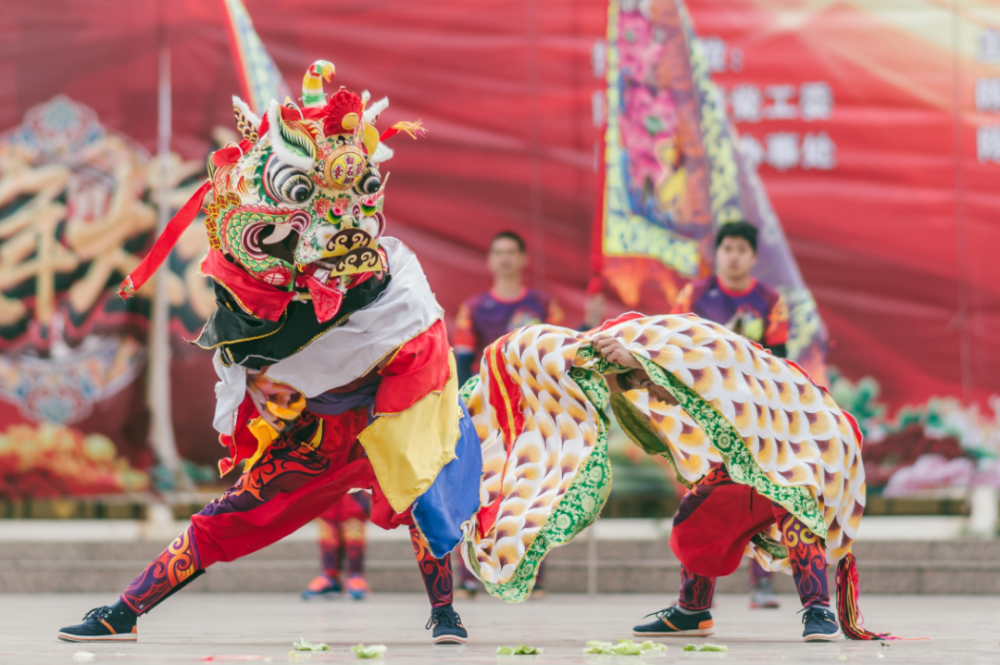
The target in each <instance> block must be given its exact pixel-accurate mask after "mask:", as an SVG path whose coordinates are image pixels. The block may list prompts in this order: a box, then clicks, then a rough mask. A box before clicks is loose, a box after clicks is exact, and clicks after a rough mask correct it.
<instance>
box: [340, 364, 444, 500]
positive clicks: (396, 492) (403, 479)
mask: <svg viewBox="0 0 1000 665" xmlns="http://www.w3.org/2000/svg"><path fill="white" fill-rule="evenodd" d="M448 369H449V370H450V376H449V377H448V382H447V383H446V384H445V387H444V390H443V391H441V392H433V393H430V394H429V395H427V396H426V397H424V398H423V399H421V400H420V401H419V402H417V403H416V404H414V405H413V406H412V407H411V408H409V409H407V410H406V411H404V412H402V413H400V414H397V415H393V416H382V417H381V418H379V419H378V420H376V421H375V422H373V423H372V424H371V425H369V426H368V427H367V428H366V429H365V431H363V432H362V433H361V436H359V437H358V439H359V440H360V441H361V445H362V446H364V447H365V452H367V453H368V459H369V461H371V463H372V468H373V469H374V470H375V476H376V477H377V478H378V482H379V485H381V486H382V491H383V492H385V496H386V498H387V499H388V500H389V504H390V505H391V506H392V509H393V510H395V511H396V512H397V513H401V512H403V511H404V510H406V509H407V508H409V507H410V504H411V503H413V501H414V499H416V498H417V497H418V496H420V495H421V494H423V493H424V492H426V491H427V489H428V488H429V487H430V486H431V484H432V483H433V482H434V479H435V478H437V475H438V473H439V472H440V471H441V469H442V468H443V467H444V465H445V464H447V463H448V462H450V461H451V460H453V459H455V445H456V444H457V443H458V431H459V430H458V421H459V417H460V414H461V411H460V410H459V406H458V378H457V373H456V371H455V357H454V355H452V354H451V353H449V354H448Z"/></svg>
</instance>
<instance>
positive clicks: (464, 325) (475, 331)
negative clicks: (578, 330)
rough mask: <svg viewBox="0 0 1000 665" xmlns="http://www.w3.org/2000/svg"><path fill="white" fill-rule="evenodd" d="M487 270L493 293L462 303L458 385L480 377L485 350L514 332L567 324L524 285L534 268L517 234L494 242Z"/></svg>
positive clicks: (551, 304)
mask: <svg viewBox="0 0 1000 665" xmlns="http://www.w3.org/2000/svg"><path fill="white" fill-rule="evenodd" d="M486 264H487V265H488V266H489V269H490V272H491V273H493V288H491V289H490V290H489V291H483V292H482V293H479V294H476V295H474V296H472V297H471V298H469V299H468V300H466V301H465V302H464V303H462V306H461V307H460V308H459V310H458V317H457V318H456V320H455V336H454V337H453V340H454V349H455V360H456V362H457V363H458V379H459V382H461V383H464V382H465V381H466V380H467V379H468V378H469V377H470V376H471V375H472V373H473V371H474V370H473V367H475V371H478V362H479V358H480V356H481V355H482V353H483V349H485V348H486V347H487V346H489V345H490V344H491V343H493V341H494V340H497V339H499V338H501V337H503V336H504V335H506V334H507V333H509V332H510V331H512V330H516V329H517V328H520V327H521V326H527V325H531V324H535V323H554V324H559V323H561V322H562V318H563V317H562V311H560V309H559V306H558V305H556V303H555V301H554V300H553V299H552V298H550V297H549V296H548V295H546V294H545V293H542V292H541V291H538V290H536V289H529V288H527V287H526V286H525V285H524V280H523V275H524V270H525V268H527V267H528V254H527V252H526V251H525V245H524V240H523V239H522V238H521V236H519V235H517V234H516V233H514V232H512V231H503V232H501V233H498V234H496V236H494V237H493V240H492V241H490V248H489V251H488V253H487V254H486Z"/></svg>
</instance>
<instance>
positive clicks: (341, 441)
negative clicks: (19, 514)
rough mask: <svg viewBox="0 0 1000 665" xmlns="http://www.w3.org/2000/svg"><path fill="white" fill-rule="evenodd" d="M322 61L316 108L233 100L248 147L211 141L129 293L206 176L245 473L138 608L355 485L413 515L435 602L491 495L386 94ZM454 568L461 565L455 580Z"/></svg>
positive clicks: (219, 328)
mask: <svg viewBox="0 0 1000 665" xmlns="http://www.w3.org/2000/svg"><path fill="white" fill-rule="evenodd" d="M333 73H334V68H333V65H332V64H330V63H328V62H325V61H318V62H317V63H315V64H314V65H313V66H312V67H311V68H310V70H309V71H308V72H307V74H306V76H305V80H304V83H303V97H302V101H303V103H304V106H302V107H301V108H300V107H298V106H296V105H294V104H292V103H291V102H287V103H286V104H285V105H281V104H279V103H278V102H277V101H272V102H271V104H270V106H269V107H268V109H267V113H266V115H265V116H264V117H263V118H258V117H257V116H255V115H254V114H253V113H252V112H251V111H250V109H249V108H248V107H247V105H246V104H245V103H243V102H242V101H241V100H239V99H236V98H234V106H235V113H236V119H237V126H238V128H239V130H240V132H241V133H242V135H243V140H242V141H241V142H240V143H239V145H229V146H227V147H225V148H223V149H221V150H218V151H217V152H215V153H213V154H212V155H211V156H210V158H209V179H208V182H206V183H205V184H204V185H203V186H202V187H201V188H200V189H199V190H198V192H197V193H196V194H195V196H194V197H193V198H192V199H191V200H190V201H189V202H188V203H187V204H186V205H185V206H184V208H183V209H182V210H181V211H180V212H179V213H178V215H177V216H176V217H175V218H174V219H173V220H172V221H171V222H170V224H169V225H168V227H167V229H166V230H165V232H164V234H163V235H162V236H161V237H160V239H159V240H158V241H157V243H156V246H154V248H153V250H152V251H151V253H150V254H149V256H148V257H147V258H146V259H145V261H144V262H143V264H142V265H141V266H140V267H139V268H138V269H137V270H136V271H135V272H133V273H132V275H130V276H129V278H128V279H126V280H125V282H123V285H122V294H123V295H124V296H127V295H128V294H129V293H130V292H131V291H133V290H135V289H137V288H139V287H140V286H141V285H142V283H143V282H145V281H146V280H147V279H148V278H149V277H150V276H151V275H152V274H153V272H155V270H156V268H157V267H158V266H159V265H160V264H161V263H162V262H163V260H164V259H165V258H166V256H167V255H168V254H169V251H170V248H171V247H172V246H173V243H174V242H176V239H177V238H178V237H179V235H180V233H181V232H182V231H183V230H184V228H185V227H186V226H187V225H188V224H189V223H190V222H191V221H192V220H193V219H194V217H195V216H196V214H197V212H198V210H199V208H200V207H201V206H202V204H203V198H204V197H205V196H207V194H208V193H209V192H211V194H212V201H211V203H210V204H208V206H207V218H206V227H207V231H208V236H209V242H210V245H211V249H210V250H209V252H208V254H207V255H206V257H205V258H204V260H203V261H202V263H201V270H202V273H203V274H205V275H207V276H210V277H211V278H212V279H213V280H214V282H215V292H216V296H217V300H218V308H217V309H216V311H215V313H214V314H213V315H212V317H211V318H210V319H209V321H208V322H207V323H206V325H205V327H204V329H203V330H202V332H201V334H200V336H199V337H198V339H197V340H195V342H194V343H195V344H197V345H198V346H200V347H202V348H204V349H210V350H213V351H214V353H215V356H214V364H215V368H216V371H217V373H218V375H219V383H218V384H217V386H216V395H217V406H216V412H215V419H214V424H215V427H216V429H218V430H219V432H220V435H221V436H220V438H221V441H222V442H223V444H224V445H227V446H228V447H229V450H230V457H228V458H227V459H225V460H223V461H222V462H221V464H220V469H221V471H222V472H223V473H227V472H228V471H229V470H231V469H232V468H234V467H235V466H237V465H242V475H241V476H240V478H239V480H238V481H237V482H236V484H235V485H233V487H232V488H230V489H229V490H227V491H226V492H225V494H224V495H223V496H222V497H221V498H219V499H217V500H216V501H214V502H213V503H211V504H209V505H208V506H206V507H205V509H204V510H202V511H201V512H200V513H198V514H197V515H195V516H194V517H193V518H192V520H191V526H190V527H189V528H188V529H187V530H186V531H185V532H184V533H182V534H181V535H180V536H179V537H178V538H177V540H176V541H174V543H173V544H171V545H170V546H169V547H168V548H167V549H166V550H165V551H164V552H163V554H162V555H161V556H160V557H159V558H158V559H157V560H156V561H154V562H153V563H152V564H151V565H150V566H149V567H148V568H147V569H146V570H145V571H144V572H143V573H142V574H141V575H140V576H139V577H138V578H136V580H135V581H134V582H133V583H132V584H131V585H130V586H129V588H128V589H127V590H126V591H125V593H124V594H123V595H122V602H123V603H125V604H126V605H128V607H129V608H131V610H133V611H134V612H136V613H137V614H142V613H145V612H147V611H149V610H150V609H151V608H152V607H154V606H155V605H156V604H157V603H159V602H160V601H161V600H163V598H165V597H166V596H167V595H169V594H171V593H173V592H174V591H176V590H177V589H178V588H179V587H180V586H182V585H183V584H185V583H186V582H189V581H190V580H191V579H193V578H194V577H195V576H196V575H197V574H199V573H200V572H201V571H203V570H205V569H206V568H208V567H209V566H210V565H212V564H213V563H215V562H217V561H232V560H233V559H236V558H239V557H241V556H244V555H246V554H249V553H251V552H254V551H256V550H258V549H261V548H263V547H265V546H267V545H269V544H271V543H274V542H276V541H277V540H279V539H281V538H283V537H284V536H286V535H288V534H290V533H292V532H294V531H295V530H297V529H299V528H300V527H302V526H303V525H305V524H306V523H308V522H310V521H312V520H313V519H316V518H317V517H319V516H320V515H321V514H322V513H324V512H325V511H326V510H328V509H329V508H330V507H331V506H332V505H334V504H335V503H336V502H337V501H338V500H340V499H341V498H342V497H344V495H345V494H346V493H348V492H350V491H352V490H358V489H367V490H371V492H372V506H371V520H372V521H373V522H374V523H376V524H378V525H379V526H382V527H383V528H394V527H396V526H399V525H407V526H409V527H410V529H411V532H412V536H413V540H414V547H415V551H416V552H417V555H418V560H419V563H420V568H421V570H422V571H423V572H424V573H425V578H426V579H425V582H426V584H427V588H428V591H429V592H430V593H431V600H432V604H434V605H435V606H440V605H446V604H448V603H450V600H451V599H450V595H451V580H450V569H449V570H447V573H448V575H447V576H446V575H445V574H444V570H443V569H442V566H445V567H446V562H447V561H448V559H444V562H445V563H444V564H442V563H441V557H443V556H445V555H447V554H448V553H449V552H450V551H451V549H452V548H454V546H455V545H456V544H457V543H458V542H459V539H460V537H461V532H460V525H461V524H462V523H463V522H465V521H467V520H468V519H470V518H471V517H472V515H473V514H474V513H475V512H476V510H477V509H478V508H479V476H480V470H481V465H482V459H481V455H480V447H479V440H478V438H477V437H476V434H475V429H474V428H473V427H472V424H471V419H470V418H469V417H468V416H467V415H466V414H465V412H464V406H463V404H462V402H461V401H460V399H459V397H458V382H457V378H456V371H455V361H454V359H453V357H452V354H451V351H450V348H449V345H448V339H447V333H446V330H445V325H444V322H443V320H442V316H443V312H442V309H441V307H440V305H438V303H437V301H436V300H435V298H434V295H433V293H432V292H431V289H430V286H429V285H428V283H427V279H426V277H425V276H424V273H423V270H422V269H421V267H420V263H419V262H418V261H417V258H416V256H414V254H413V252H411V251H410V250H409V249H408V248H407V247H406V246H405V245H403V244H402V243H401V242H400V241H398V240H396V239H395V238H391V237H388V236H386V235H384V232H385V217H384V216H383V201H384V198H385V186H386V178H384V177H383V176H382V174H381V173H380V172H379V166H380V164H381V163H382V162H384V160H385V159H387V158H389V157H390V156H391V155H392V152H391V150H390V149H389V148H388V147H387V146H386V145H385V144H384V141H385V140H386V139H388V138H389V137H390V136H392V135H394V134H397V133H398V132H400V131H402V132H405V133H409V134H411V135H414V136H415V135H416V134H419V133H420V132H421V131H422V130H421V128H420V125H419V123H397V124H396V125H393V126H392V127H391V128H389V129H387V130H385V131H383V132H381V133H380V132H379V131H378V130H376V128H375V122H376V120H377V118H378V116H379V114H380V113H381V112H382V111H383V110H384V109H385V108H386V106H387V105H388V101H387V100H385V99H382V100H380V101H375V102H371V101H370V99H369V96H368V93H367V92H365V93H364V94H362V95H360V96H359V95H356V94H355V93H353V92H349V91H347V90H345V89H344V88H341V89H340V90H338V91H337V92H336V93H334V94H333V95H332V96H331V97H330V98H329V99H328V98H327V97H326V94H325V93H324V92H323V79H326V80H330V79H331V78H332V77H333ZM445 577H447V580H445Z"/></svg>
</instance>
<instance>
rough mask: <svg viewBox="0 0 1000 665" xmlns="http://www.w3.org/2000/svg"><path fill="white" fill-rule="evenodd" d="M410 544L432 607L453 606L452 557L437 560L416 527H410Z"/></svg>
mask: <svg viewBox="0 0 1000 665" xmlns="http://www.w3.org/2000/svg"><path fill="white" fill-rule="evenodd" d="M410 542H411V543H412V545H413V553H414V554H415V555H416V557H417V566H418V567H419V568H420V575H421V576H422V577H423V578H424V588H425V589H427V598H428V599H430V601H431V607H434V608H437V607H444V606H445V605H451V603H452V601H453V600H454V599H455V595H454V588H453V586H454V584H453V575H452V572H451V556H448V555H445V556H443V557H441V558H440V559H438V558H436V557H435V556H434V555H433V554H432V553H431V550H430V547H428V546H427V543H426V542H425V541H424V537H423V536H422V535H420V531H419V530H417V527H415V526H411V527H410Z"/></svg>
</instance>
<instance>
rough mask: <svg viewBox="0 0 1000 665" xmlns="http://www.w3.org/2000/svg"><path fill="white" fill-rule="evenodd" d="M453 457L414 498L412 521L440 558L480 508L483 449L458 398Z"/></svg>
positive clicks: (456, 542) (449, 549) (460, 536)
mask: <svg viewBox="0 0 1000 665" xmlns="http://www.w3.org/2000/svg"><path fill="white" fill-rule="evenodd" d="M458 404H459V406H460V407H461V408H462V420H461V422H459V424H458V427H459V434H458V444H457V445H456V446H455V455H456V456H457V457H456V459H453V460H452V461H450V462H448V463H447V464H446V465H445V466H444V468H443V469H441V472H440V473H438V477H437V478H436V479H435V480H434V484H433V485H431V486H430V489H428V490H427V491H426V492H424V493H423V494H421V495H420V496H419V497H418V498H417V500H416V501H414V502H413V511H412V513H411V514H412V515H413V521H414V522H415V523H416V525H417V527H418V528H419V529H420V531H421V532H422V533H423V534H424V537H425V538H426V539H427V544H428V545H430V548H431V553H432V554H433V555H434V556H435V557H437V558H441V557H443V556H445V555H446V554H448V553H450V552H451V551H452V550H453V549H455V545H457V544H458V541H459V540H461V538H462V532H461V530H460V527H461V525H462V523H463V522H465V521H466V520H468V519H469V518H471V517H472V516H473V515H475V513H476V511H477V510H479V486H480V483H481V479H482V475H483V451H482V449H481V447H480V443H479V435H478V434H476V428H475V426H474V425H473V424H472V417H471V416H469V411H468V410H467V409H466V408H465V404H464V403H463V402H462V400H461V398H460V399H459V400H458Z"/></svg>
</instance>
